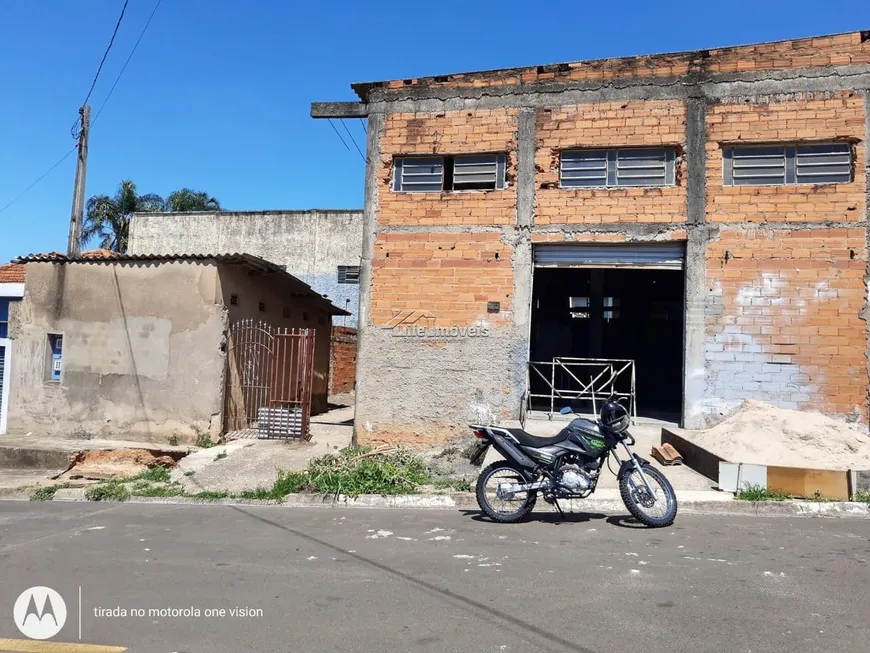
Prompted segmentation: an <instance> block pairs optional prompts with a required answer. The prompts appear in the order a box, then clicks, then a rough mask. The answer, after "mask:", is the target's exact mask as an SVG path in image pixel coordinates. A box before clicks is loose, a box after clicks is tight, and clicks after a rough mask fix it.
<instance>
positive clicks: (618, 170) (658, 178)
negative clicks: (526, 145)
mask: <svg viewBox="0 0 870 653" xmlns="http://www.w3.org/2000/svg"><path fill="white" fill-rule="evenodd" d="M676 159H677V153H676V150H675V149H674V148H672V147H639V148H615V149H608V150H563V151H562V154H561V162H560V165H559V185H560V186H561V187H562V188H589V187H624V186H673V185H674V184H675V183H676V180H675V177H676V173H675V170H676Z"/></svg>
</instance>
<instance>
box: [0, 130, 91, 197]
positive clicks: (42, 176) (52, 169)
mask: <svg viewBox="0 0 870 653" xmlns="http://www.w3.org/2000/svg"><path fill="white" fill-rule="evenodd" d="M77 147H78V146H76V147H74V148H73V149H71V150H70V151H69V152H67V153H66V154H64V155H63V157H61V159H60V160H59V161H58V162H57V163H55V164H54V165H53V166H51V167H50V168H49V169H48V170H46V171H45V172H44V173H42V174H41V175H40V176H39V177H38V178H37V179H36V181H34V182H33V183H32V184H30V186H28V187H27V188H25V189H24V190H23V191H21V192H20V193H18V195H16V196H15V197H13V198H12V199H11V200H10V201H9V202H8V203H7V204H6V205H5V206H4V207H3V208H2V209H0V213H3V211H5V210H6V209H8V208H9V207H10V206H12V205H13V204H15V202H17V201H18V200H20V199H21V198H22V197H24V196H25V195H26V194H27V193H28V192H29V191H30V189H31V188H33V187H34V186H36V184H38V183H39V182H41V181H42V180H43V179H45V178H46V177H48V175H49V174H51V173H52V172H53V171H54V169H55V168H57V167H58V166H59V165H60V164H61V163H63V162H64V161H66V160H67V159H68V158H69V155H70V154H72V153H73V152H75V151H76V148H77Z"/></svg>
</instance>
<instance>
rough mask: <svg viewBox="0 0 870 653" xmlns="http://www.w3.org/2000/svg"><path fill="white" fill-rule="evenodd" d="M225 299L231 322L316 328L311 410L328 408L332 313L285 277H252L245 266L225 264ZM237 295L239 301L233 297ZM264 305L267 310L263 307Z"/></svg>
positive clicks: (222, 290) (222, 293)
mask: <svg viewBox="0 0 870 653" xmlns="http://www.w3.org/2000/svg"><path fill="white" fill-rule="evenodd" d="M219 281H220V296H221V301H223V303H224V305H225V306H226V307H227V310H228V311H229V322H230V323H233V322H236V321H237V320H244V319H253V320H255V321H257V320H262V321H264V322H266V323H268V324H269V325H271V326H272V327H274V328H288V329H289V328H296V329H314V330H315V333H314V340H315V343H314V382H313V387H312V399H311V412H312V413H313V414H317V413H322V412H325V411H326V410H327V398H328V394H329V339H330V331H331V329H332V316H331V315H329V314H328V313H326V312H324V311H323V309H322V308H318V307H316V306H315V304H314V303H313V302H312V301H311V300H309V299H306V298H304V297H295V296H293V295H292V294H291V289H290V288H289V287H288V285H287V284H286V283H284V282H283V281H282V280H278V282H277V283H270V282H269V281H268V277H263V276H259V275H258V276H250V275H248V274H247V272H246V271H245V270H244V269H243V268H239V267H235V266H225V267H222V268H221V271H220V276H219ZM232 295H236V301H237V303H236V304H232V302H231V297H232ZM260 304H262V305H263V306H262V308H263V309H264V310H260ZM339 319H341V318H339Z"/></svg>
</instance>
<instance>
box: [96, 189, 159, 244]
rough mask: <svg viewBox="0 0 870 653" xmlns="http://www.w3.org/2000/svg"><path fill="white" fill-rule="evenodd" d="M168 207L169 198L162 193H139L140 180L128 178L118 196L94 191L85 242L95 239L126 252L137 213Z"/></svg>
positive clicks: (118, 191)
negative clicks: (163, 196)
mask: <svg viewBox="0 0 870 653" xmlns="http://www.w3.org/2000/svg"><path fill="white" fill-rule="evenodd" d="M165 210H166V200H164V199H163V198H162V197H160V195H155V194H153V193H149V194H147V195H139V193H137V192H136V184H134V183H133V182H132V181H130V180H129V179H125V180H124V181H122V182H121V183H120V184H119V185H118V190H117V191H116V192H115V196H114V197H109V196H108V195H94V196H93V197H91V198H90V199H89V200H88V204H87V214H86V215H85V223H84V226H83V227H82V245H85V244H87V243H89V242H90V241H91V240H93V239H97V240H98V241H99V244H100V247H102V248H103V249H110V250H112V251H114V252H126V251H127V242H128V239H129V236H130V218H131V216H132V215H133V213H136V212H141V213H153V212H156V211H165Z"/></svg>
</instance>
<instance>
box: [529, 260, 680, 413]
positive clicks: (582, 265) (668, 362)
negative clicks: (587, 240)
mask: <svg viewBox="0 0 870 653" xmlns="http://www.w3.org/2000/svg"><path fill="white" fill-rule="evenodd" d="M684 251H685V250H684V246H683V244H682V243H663V244H658V243H650V244H632V245H545V246H538V247H536V249H535V273H534V284H533V293H532V329H531V351H530V360H532V361H544V362H546V361H552V360H554V359H560V360H569V361H570V360H576V359H607V360H633V361H634V366H633V367H634V376H635V378H634V387H633V388H632V389H633V391H634V395H635V400H636V412H637V415H638V416H639V417H649V418H656V419H663V420H667V421H673V422H679V421H680V418H681V413H682V397H683V349H684V345H683V342H684V338H683V329H684V304H685V301H684V298H685V280H684V274H683V258H684ZM569 365H570V364H569ZM618 367H619V366H618V365H617V366H616V368H618ZM599 369H601V368H596V367H595V366H594V365H590V366H588V367H584V366H582V365H580V364H579V363H575V364H574V366H573V367H570V366H569V367H567V368H566V367H562V366H559V365H556V366H555V367H554V369H553V370H552V373H553V381H554V382H555V385H556V386H557V388H559V387H561V388H573V389H575V390H576V389H577V387H578V386H577V378H579V380H580V381H592V379H593V377H594V376H595V375H596V374H597V373H598V370H599ZM572 374H573V375H574V376H575V377H577V378H571V375H572ZM584 374H585V376H584ZM536 376H537V377H538V378H535V377H536ZM560 377H561V378H560ZM529 380H530V391H531V393H532V395H533V397H534V395H541V394H545V393H546V392H549V388H547V385H548V383H547V382H546V380H544V379H542V378H540V375H537V374H532V373H530V377H529ZM630 381H631V379H629V378H624V379H623V380H622V381H620V383H622V386H621V389H627V387H628V386H627V385H626V384H627V383H629V382H630ZM600 399H601V398H600V397H598V400H599V401H600ZM536 402H537V405H536ZM546 403H547V402H546V401H545V400H542V398H541V397H538V398H537V399H534V398H533V400H532V406H531V407H532V409H542V410H547V409H548V408H549V407H548V406H545V405H544V404H546ZM591 403H592V402H591V401H590V402H589V404H590V405H589V406H588V410H589V411H590V412H591V410H592V406H591ZM565 404H566V402H565V401H562V402H557V409H558V407H560V406H562V405H565ZM581 407H582V406H581Z"/></svg>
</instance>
